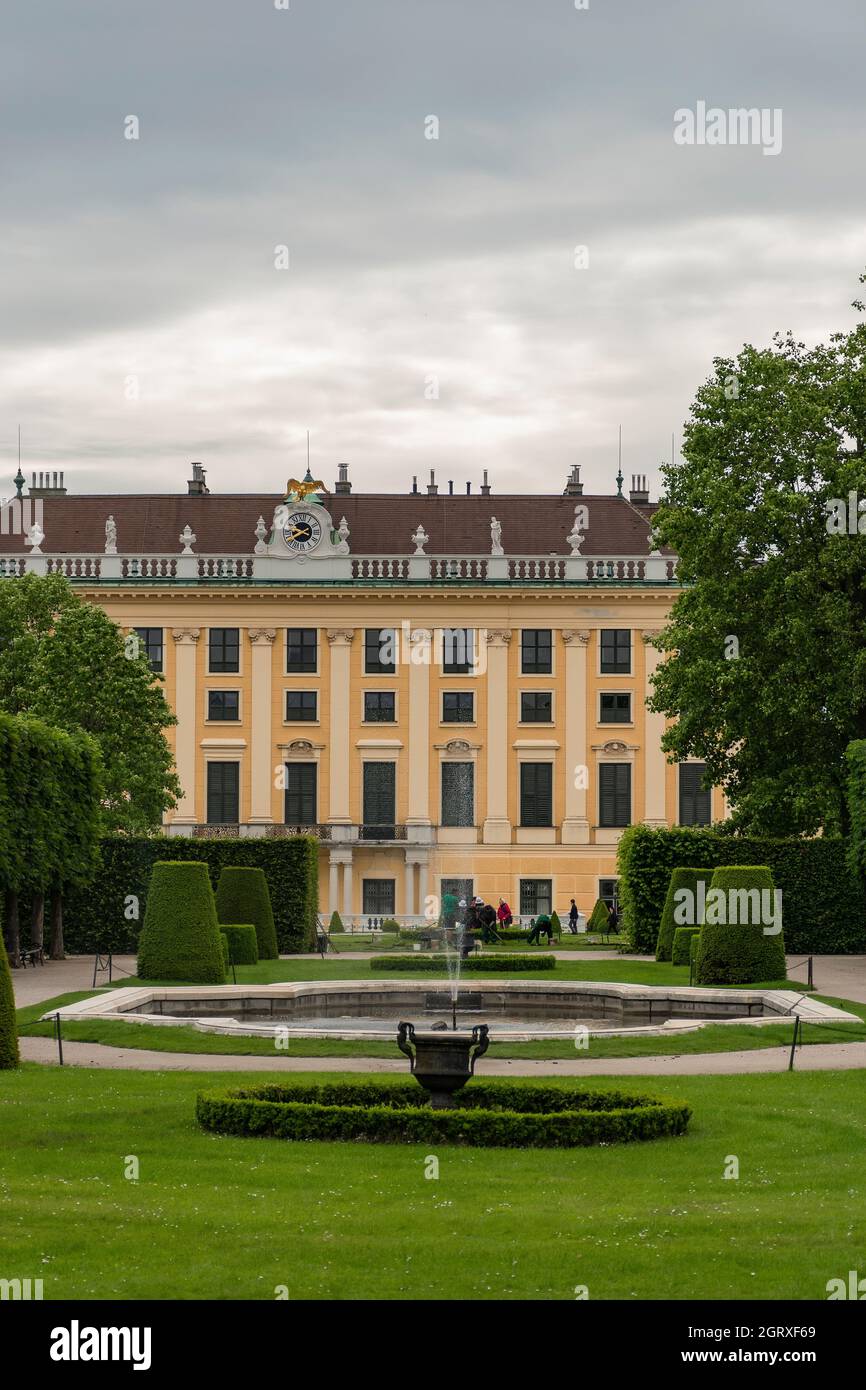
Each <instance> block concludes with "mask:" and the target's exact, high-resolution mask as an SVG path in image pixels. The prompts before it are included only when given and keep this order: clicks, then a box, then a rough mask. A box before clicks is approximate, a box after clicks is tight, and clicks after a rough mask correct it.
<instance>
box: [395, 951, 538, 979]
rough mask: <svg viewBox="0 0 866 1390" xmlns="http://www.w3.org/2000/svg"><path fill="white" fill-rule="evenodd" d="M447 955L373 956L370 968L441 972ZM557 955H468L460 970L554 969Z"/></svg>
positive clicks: (446, 960)
mask: <svg viewBox="0 0 866 1390" xmlns="http://www.w3.org/2000/svg"><path fill="white" fill-rule="evenodd" d="M447 962H448V957H447V956H445V955H439V956H422V955H417V956H371V957H370V969H371V970H419V971H423V972H425V973H427V974H433V975H436V974H438V975H441V974H443V973H444V972H447ZM555 968H556V956H535V955H533V956H529V955H527V956H469V958H468V959H467V960H463V961H461V962H460V971H461V974H462V973H464V972H465V971H467V970H470V971H472V970H474V971H476V972H477V971H484V970H487V971H499V972H500V973H507V972H512V971H521V970H554V969H555Z"/></svg>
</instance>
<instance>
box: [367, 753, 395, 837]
mask: <svg viewBox="0 0 866 1390" xmlns="http://www.w3.org/2000/svg"><path fill="white" fill-rule="evenodd" d="M396 788H397V766H396V764H395V763H364V827H365V831H366V830H370V831H372V830H373V829H375V828H376V827H381V828H389V827H390V829H391V831H392V832H393V829H394V821H395V820H396V814H395V807H396V800H397V796H396Z"/></svg>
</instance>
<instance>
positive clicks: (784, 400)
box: [650, 276, 866, 835]
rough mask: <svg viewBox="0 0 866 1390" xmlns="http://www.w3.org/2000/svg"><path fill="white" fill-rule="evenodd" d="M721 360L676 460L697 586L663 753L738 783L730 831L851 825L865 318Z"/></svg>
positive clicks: (671, 534)
mask: <svg viewBox="0 0 866 1390" xmlns="http://www.w3.org/2000/svg"><path fill="white" fill-rule="evenodd" d="M864 281H866V276H861V283H862V282H864ZM854 307H855V308H856V309H857V310H858V311H859V312H861V313H862V312H863V309H864V306H863V304H862V303H861V302H860V301H855V305H854ZM714 366H715V370H714V372H713V374H712V376H711V377H710V378H709V379H708V380H707V381H706V382H705V383H704V385H703V386H702V387H701V388H700V390H699V391H698V393H697V396H696V399H695V401H694V404H693V406H692V409H691V413H690V417H689V419H688V421H687V424H686V428H685V439H684V445H683V450H682V454H683V458H682V462H680V463H676V464H673V465H672V466H670V467H665V468H664V470H663V472H664V474H665V480H666V494H667V495H666V497H665V498H664V499H663V503H662V506H661V507H660V509H659V511H658V512H657V514H656V517H655V519H654V530H655V534H656V537H657V539H658V540H659V541H661V542H662V543H664V544H666V545H669V546H672V547H673V548H674V549H675V550H676V551H677V553H678V555H679V556H680V569H679V574H680V578H681V579H682V580H683V581H684V582H685V584H686V585H688V586H689V587H688V588H687V589H686V590H685V592H683V593H682V595H680V596H679V597H678V598H677V600H676V603H675V605H674V609H673V613H672V618H671V621H670V623H669V625H668V627H667V628H666V629H665V631H664V633H663V634H661V636H660V637H659V639H657V641H656V643H655V645H657V646H658V647H659V648H660V649H661V650H662V651H663V652H664V653H665V654H666V655H665V659H664V660H663V662H662V663H661V664H660V666H659V669H658V672H657V674H656V678H655V684H654V694H653V697H652V699H651V701H650V705H651V708H653V709H655V710H657V711H659V712H662V713H664V714H666V715H667V716H668V717H669V718H671V719H673V720H674V721H675V723H673V724H672V725H671V726H670V727H669V729H668V730H667V732H666V734H665V739H664V746H665V748H666V750H667V751H668V752H670V753H671V754H673V755H675V757H676V758H677V759H683V758H686V757H695V758H700V759H702V760H703V761H705V762H706V764H707V772H708V780H710V781H712V782H714V783H716V784H718V785H721V786H723V787H724V788H725V791H726V794H727V796H728V798H729V800H730V802H731V803H732V807H733V819H732V828H734V829H742V830H744V831H749V832H752V833H763V834H770V835H791V834H794V835H796V834H811V833H814V832H815V831H817V830H818V829H820V828H822V827H823V828H824V829H825V830H827V831H830V832H838V831H840V830H841V831H844V830H845V828H846V824H847V819H846V807H845V796H844V792H845V756H844V755H845V748H846V745H847V744H848V742H849V741H850V740H851V739H855V738H863V737H864V736H866V534H864V533H866V509H864V510H862V511H858V509H857V508H858V503H859V502H861V501H862V502H863V503H864V504H866V325H864V323H863V322H862V321H860V322H858V323H857V325H856V326H855V328H854V329H853V330H852V331H850V332H848V333H838V334H834V335H833V336H832V338H831V339H830V341H829V343H827V344H820V345H818V346H817V347H812V348H807V347H806V346H805V345H804V344H803V343H801V342H798V341H797V340H796V339H795V338H794V337H793V335H792V334H791V333H790V332H788V333H787V334H785V335H781V334H778V335H776V337H775V338H774V340H773V344H772V346H771V347H767V348H760V349H759V348H754V347H751V346H748V345H747V346H745V347H744V348H743V350H742V351H741V352H740V354H739V356H738V357H737V358H736V359H735V360H734V359H730V358H717V359H716V360H715V364H714ZM850 494H855V497H854V499H853V507H852V506H850V505H849V504H850V501H851V499H850ZM834 499H836V500H838V501H841V502H843V503H844V507H843V508H841V509H840V508H839V507H838V506H834V505H833V502H834ZM852 518H853V532H852V530H851V529H850V522H851V519H852ZM858 524H859V525H860V526H862V531H861V530H859V529H858Z"/></svg>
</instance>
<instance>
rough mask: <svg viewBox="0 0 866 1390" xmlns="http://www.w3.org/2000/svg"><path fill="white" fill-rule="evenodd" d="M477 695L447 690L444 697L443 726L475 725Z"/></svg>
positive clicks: (470, 692) (469, 692) (467, 691)
mask: <svg viewBox="0 0 866 1390" xmlns="http://www.w3.org/2000/svg"><path fill="white" fill-rule="evenodd" d="M474 722H475V695H474V693H473V692H472V691H471V690H446V691H445V692H444V693H443V695H442V723H443V724H474Z"/></svg>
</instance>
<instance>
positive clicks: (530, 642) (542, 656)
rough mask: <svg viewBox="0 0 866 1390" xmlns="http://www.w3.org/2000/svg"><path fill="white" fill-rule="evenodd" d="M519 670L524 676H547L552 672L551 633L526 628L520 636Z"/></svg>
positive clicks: (545, 629)
mask: <svg viewBox="0 0 866 1390" xmlns="http://www.w3.org/2000/svg"><path fill="white" fill-rule="evenodd" d="M520 670H521V672H522V674H523V675H524V676H549V675H550V674H551V672H552V671H553V633H552V632H551V631H550V629H549V628H527V629H526V630H525V631H524V632H521V634H520Z"/></svg>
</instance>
